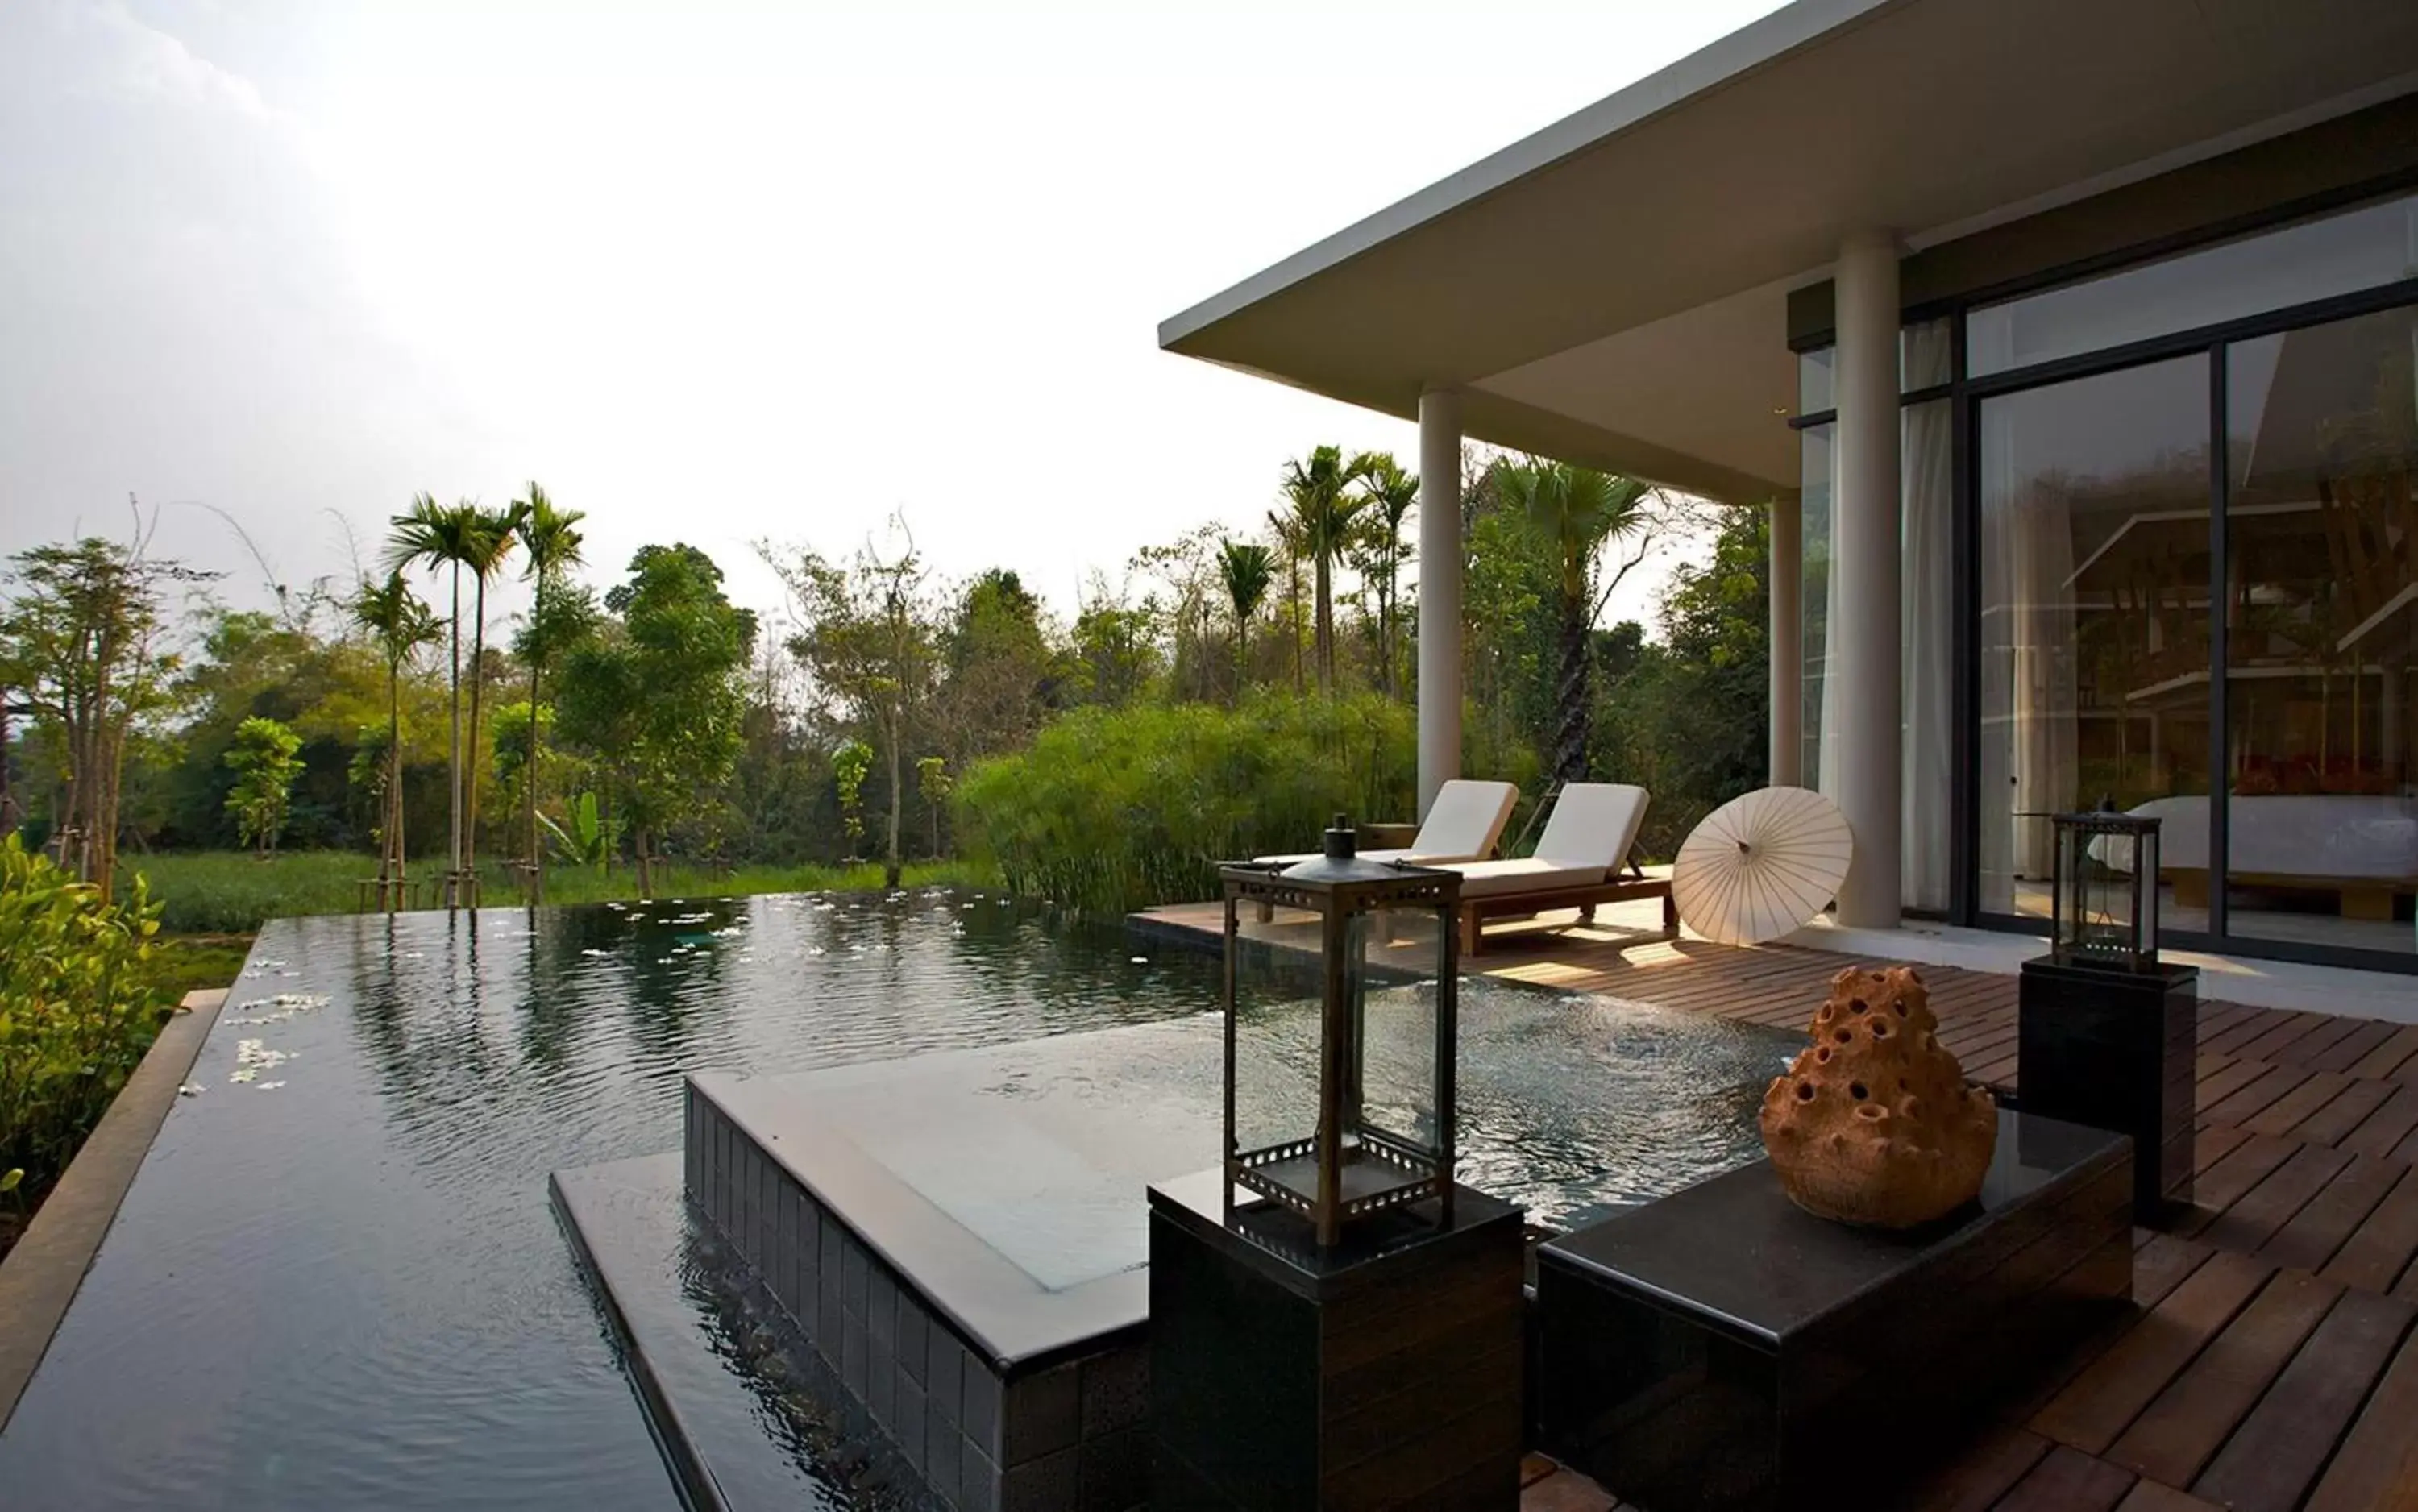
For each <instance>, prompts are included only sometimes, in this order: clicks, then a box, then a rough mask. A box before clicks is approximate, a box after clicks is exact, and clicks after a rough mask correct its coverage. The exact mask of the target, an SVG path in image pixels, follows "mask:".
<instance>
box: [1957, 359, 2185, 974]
mask: <svg viewBox="0 0 2418 1512" xmlns="http://www.w3.org/2000/svg"><path fill="white" fill-rule="evenodd" d="M2209 405H2210V382H2209V359H2208V358H2207V356H2206V355H2205V354H2194V355H2192V356H2188V357H2182V358H2177V359H2172V360H2168V361H2164V362H2157V363H2151V364H2149V365H2146V366H2141V367H2135V368H2126V369H2122V370H2120V371H2117V372H2113V373H2106V374H2098V375H2096V376H2092V377H2087V378H2077V379H2074V380H2072V381H2069V382H2065V383H2055V384H2048V385H2045V386H2043V387H2041V388H2037V389H2023V390H2020V391H2017V392H2013V393H2008V394H2003V395H1999V396H1997V397H1993V398H1986V399H1983V400H1982V401H1981V402H1980V405H1979V433H1980V435H1979V440H1980V455H1979V458H1978V462H1979V481H1980V488H1979V520H1978V533H1977V542H1976V543H1977V547H1978V550H1979V553H1980V558H1981V560H1980V567H1981V603H1980V604H1979V606H1978V608H1979V621H1978V633H1979V649H1980V661H1981V666H1980V672H1981V685H1980V689H1979V693H1980V699H1979V707H1978V710H1977V712H1978V715H1979V725H1980V727H1979V730H1978V732H1977V733H1978V744H1977V748H1976V756H1977V761H1976V766H1977V771H1976V774H1975V775H1976V781H1977V783H1978V790H1977V793H1976V802H1975V809H1976V816H1977V824H1978V831H1979V832H1978V834H1977V836H1976V840H1977V845H1976V855H1975V866H1976V870H1977V872H1978V877H1977V881H1978V893H1977V901H1978V906H1979V908H1980V909H1981V910H1982V912H1984V913H1990V914H1999V915H2018V916H2026V917H2031V918H2044V917H2045V916H2046V914H2047V912H2048V909H2049V884H2050V876H2051V868H2052V858H2051V845H2050V829H2049V816H2050V815H2052V814H2056V813H2061V812H2066V811H2070V810H2073V809H2076V808H2087V807H2091V806H2094V805H2096V804H2097V803H2098V802H2100V801H2101V800H2102V799H2103V798H2105V799H2111V800H2113V801H2114V802H2116V804H2117V805H2118V806H2119V807H2120V808H2125V809H2130V810H2133V811H2135V812H2138V813H2146V814H2155V815H2157V816H2159V817H2162V818H2164V819H2165V832H2164V839H2165V866H2166V868H2167V877H2168V879H2169V881H2170V882H2171V883H2173V888H2172V891H2171V893H2170V894H2169V896H2168V897H2167V899H2166V906H2165V920H2166V922H2167V924H2168V925H2169V926H2170V927H2174V928H2178V929H2182V930H2196V929H2203V928H2205V927H2207V912H2206V909H2207V892H2206V887H2207V876H2208V870H2209V864H2210V863H2209V799H2208V796H2207V795H2208V793H2209V791H2210V785H2209V752H2210V745H2211V742H2210V739H2209V723H2210V710H2211V686H2210V684H2211V679H2210V657H2209V635H2208V627H2209V620H2210V616H2209V578H2210V566H2211V553H2210V549H2209V546H2210V520H2209V500H2210V493H2211V463H2210V456H2209V433H2210V429H2211V427H2210V417H2209Z"/></svg>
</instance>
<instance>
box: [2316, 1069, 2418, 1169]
mask: <svg viewBox="0 0 2418 1512" xmlns="http://www.w3.org/2000/svg"><path fill="white" fill-rule="evenodd" d="M2412 1129H2418V1087H2410V1086H2403V1085H2400V1084H2397V1083H2396V1084H2395V1087H2394V1089H2393V1095H2392V1096H2390V1097H2388V1098H2386V1099H2385V1100H2384V1101H2383V1102H2382V1103H2380V1104H2379V1105H2378V1106H2377V1109H2376V1111H2375V1112H2373V1113H2370V1114H2369V1115H2368V1116H2367V1117H2366V1118H2365V1119H2364V1120H2362V1121H2361V1123H2360V1125H2359V1127H2358V1128H2355V1129H2353V1130H2351V1131H2350V1132H2349V1134H2346V1135H2344V1136H2343V1137H2342V1138H2339V1139H2337V1140H2335V1141H2334V1143H2335V1144H2337V1145H2339V1146H2340V1147H2341V1148H2343V1149H2345V1150H2348V1151H2349V1152H2350V1153H2353V1154H2358V1155H2389V1154H2391V1153H2393V1152H2394V1151H2395V1149H2396V1148H2398V1147H2399V1146H2400V1144H2401V1141H2402V1140H2404V1139H2406V1138H2409V1137H2410V1130H2412Z"/></svg>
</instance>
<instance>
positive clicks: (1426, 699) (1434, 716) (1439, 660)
mask: <svg viewBox="0 0 2418 1512" xmlns="http://www.w3.org/2000/svg"><path fill="white" fill-rule="evenodd" d="M1461 571H1462V547H1461V396H1460V395H1459V394H1456V393H1453V392H1451V391H1450V390H1448V389H1437V390H1435V391H1433V392H1430V393H1423V394H1421V395H1419V817H1420V818H1421V819H1425V818H1426V817H1427V816H1428V807H1429V805H1430V804H1431V803H1433V802H1435V795H1436V789H1437V788H1439V787H1443V786H1444V785H1445V783H1446V781H1447V780H1449V779H1451V778H1454V777H1458V776H1460V775H1461Z"/></svg>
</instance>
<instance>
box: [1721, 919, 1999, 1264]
mask: <svg viewBox="0 0 2418 1512" xmlns="http://www.w3.org/2000/svg"><path fill="white" fill-rule="evenodd" d="M1938 1032H1939V1021H1938V1020H1937V1019H1936V1018H1935V1017H1933V1016H1932V1013H1931V1003H1930V994H1929V993H1928V992H1927V991H1926V990H1925V989H1924V987H1923V985H1922V978H1921V977H1919V976H1917V975H1916V974H1915V973H1914V970H1913V968H1911V967H1905V966H1893V967H1890V969H1889V970H1882V971H1867V970H1857V969H1854V968H1850V969H1848V970H1844V971H1842V972H1840V973H1839V974H1838V975H1837V976H1836V977H1833V978H1832V979H1831V981H1830V996H1829V998H1828V999H1827V1000H1825V1001H1824V1002H1823V1004H1822V1006H1821V1008H1820V1009H1819V1010H1818V1011H1816V1012H1815V1014H1814V1015H1813V1044H1811V1045H1808V1046H1806V1047H1805V1049H1804V1051H1803V1052H1802V1053H1801V1054H1799V1055H1798V1057H1797V1059H1796V1061H1794V1062H1792V1063H1791V1064H1790V1066H1789V1068H1788V1074H1787V1075H1786V1076H1783V1077H1779V1078H1777V1079H1775V1080H1774V1081H1773V1082H1772V1084H1771V1088H1770V1090H1769V1091H1768V1092H1765V1093H1764V1095H1763V1147H1764V1149H1765V1150H1766V1151H1768V1152H1769V1153H1770V1155H1771V1165H1772V1168H1773V1169H1774V1170H1776V1171H1778V1172H1779V1173H1780V1182H1781V1184H1782V1186H1783V1187H1785V1188H1786V1189H1787V1192H1788V1195H1789V1197H1791V1198H1792V1199H1795V1200H1796V1203H1797V1205H1798V1207H1801V1208H1803V1209H1805V1210H1806V1211H1807V1212H1808V1213H1813V1214H1819V1215H1821V1216H1823V1217H1825V1218H1836V1219H1839V1220H1840V1221H1842V1222H1845V1223H1857V1224H1866V1225H1870V1226H1872V1227H1874V1228H1880V1229H1910V1228H1912V1227H1914V1226H1915V1225H1917V1224H1921V1223H1928V1222H1930V1221H1931V1220H1932V1219H1934V1218H1936V1217H1939V1216H1941V1215H1942V1214H1947V1213H1951V1212H1952V1211H1954V1210H1955V1209H1956V1208H1958V1207H1960V1206H1962V1205H1963V1204H1965V1203H1966V1202H1967V1201H1970V1200H1971V1199H1972V1198H1973V1195H1974V1194H1975V1193H1976V1192H1979V1191H1980V1190H1981V1189H1982V1176H1983V1175H1984V1174H1985V1173H1987V1171H1988V1170H1989V1168H1990V1156H1991V1154H1992V1153H1993V1152H1994V1151H1995V1150H1996V1149H1997V1144H1998V1110H1997V1103H1996V1102H1995V1101H1993V1100H1992V1098H1991V1096H1990V1094H1989V1093H1988V1092H1984V1091H1982V1089H1980V1088H1978V1087H1967V1086H1966V1084H1965V1068H1964V1067H1963V1066H1961V1065H1959V1064H1957V1063H1956V1057H1955V1056H1953V1055H1951V1054H1950V1053H1949V1051H1948V1048H1947V1046H1943V1045H1941V1044H1940V1043H1939V1039H1938Z"/></svg>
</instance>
